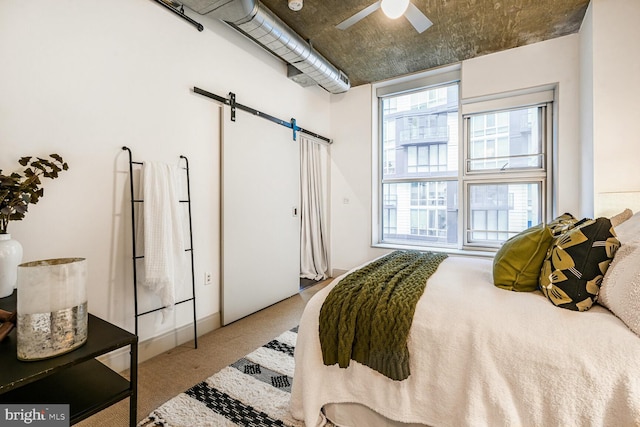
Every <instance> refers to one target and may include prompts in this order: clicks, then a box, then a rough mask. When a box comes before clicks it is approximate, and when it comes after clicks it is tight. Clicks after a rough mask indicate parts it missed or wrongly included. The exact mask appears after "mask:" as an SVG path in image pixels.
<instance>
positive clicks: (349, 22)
mask: <svg viewBox="0 0 640 427" xmlns="http://www.w3.org/2000/svg"><path fill="white" fill-rule="evenodd" d="M378 9H380V1H377V2H375V3H374V4H372V5H370V6H368V7H365V8H364V9H362V10H361V11H360V12H358V13H356V14H355V15H353V16H352V17H351V18H347V19H345V20H344V21H342V22H341V23H339V24H338V25H336V28H337V29H339V30H346V29H347V28H349V27H350V26H352V25H353V24H355V23H356V22H358V21H360V20H361V19H364V18H366V17H367V16H369V15H371V14H372V13H373V12H375V11H376V10H378Z"/></svg>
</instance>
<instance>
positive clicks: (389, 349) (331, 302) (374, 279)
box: [319, 251, 447, 381]
mask: <svg viewBox="0 0 640 427" xmlns="http://www.w3.org/2000/svg"><path fill="white" fill-rule="evenodd" d="M445 258H447V255H446V254H442V253H433V252H426V253H422V252H417V251H395V252H392V253H390V254H389V255H386V256H384V257H382V258H379V259H377V260H375V261H373V262H371V263H369V264H367V265H365V266H364V267H362V268H361V269H358V270H356V271H354V272H353V273H351V274H349V275H347V276H346V277H345V278H343V279H342V280H341V281H340V283H338V285H336V287H335V288H333V289H332V290H331V292H329V295H328V296H327V298H326V300H325V301H324V303H323V305H322V308H321V309H320V328H319V329H320V345H321V347H322V358H323V361H324V364H325V365H327V366H331V365H335V364H336V363H337V364H338V365H339V366H340V367H341V368H346V367H348V366H349V361H350V360H355V361H356V362H359V363H362V364H363V365H366V366H369V367H370V368H371V369H374V370H376V371H378V372H380V373H381V374H383V375H386V376H387V377H389V378H391V379H393V380H397V381H401V380H404V379H406V378H407V377H409V375H410V374H411V372H410V370H409V350H408V348H407V338H408V336H409V329H410V328H411V323H412V322H413V314H414V312H415V308H416V304H417V302H418V299H419V298H420V296H422V294H423V292H424V289H425V287H426V286H427V279H428V278H429V277H430V276H431V275H432V274H433V273H434V272H435V271H436V269H437V268H438V266H439V265H440V263H441V262H442V261H443V260H444V259H445Z"/></svg>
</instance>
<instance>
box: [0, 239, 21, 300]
mask: <svg viewBox="0 0 640 427" xmlns="http://www.w3.org/2000/svg"><path fill="white" fill-rule="evenodd" d="M21 261H22V245H21V244H20V242H18V241H17V240H15V239H12V238H11V234H0V298H4V297H8V296H9V295H11V294H12V293H13V288H15V286H16V279H17V274H18V264H20V262H21Z"/></svg>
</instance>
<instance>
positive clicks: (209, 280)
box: [204, 272, 213, 285]
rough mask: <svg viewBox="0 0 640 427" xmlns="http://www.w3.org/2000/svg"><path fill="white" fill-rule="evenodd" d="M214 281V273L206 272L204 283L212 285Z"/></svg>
mask: <svg viewBox="0 0 640 427" xmlns="http://www.w3.org/2000/svg"><path fill="white" fill-rule="evenodd" d="M212 283H213V275H212V274H211V273H210V272H206V273H204V284H205V285H210V284H212Z"/></svg>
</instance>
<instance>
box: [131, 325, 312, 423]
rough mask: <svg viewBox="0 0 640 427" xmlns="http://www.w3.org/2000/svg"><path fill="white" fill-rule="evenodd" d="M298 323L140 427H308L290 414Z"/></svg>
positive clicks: (153, 414)
mask: <svg viewBox="0 0 640 427" xmlns="http://www.w3.org/2000/svg"><path fill="white" fill-rule="evenodd" d="M297 331H298V328H297V327H296V328H294V329H292V330H290V331H287V332H284V333H283V334H281V335H279V336H278V337H276V338H275V339H273V340H271V341H270V342H268V343H267V344H265V345H263V346H262V347H260V348H258V349H256V350H254V351H253V352H251V353H249V354H247V355H246V356H245V357H243V358H242V359H240V360H238V361H236V362H235V363H233V364H231V365H229V366H227V367H226V368H224V369H222V370H221V371H220V372H218V373H217V374H215V375H213V376H211V377H209V378H207V379H206V380H205V381H203V382H201V383H199V384H196V385H195V386H193V387H191V388H190V389H189V390H187V391H185V392H184V393H180V394H179V395H177V396H176V397H174V398H172V399H171V400H169V401H168V402H166V403H164V404H163V405H162V406H160V407H159V408H157V409H155V410H154V411H152V412H151V413H150V414H149V416H148V417H147V418H145V419H144V420H142V421H141V422H140V423H138V427H154V426H156V427H218V426H223V427H227V426H229V427H232V426H251V427H272V426H290V427H303V426H304V423H303V422H302V421H298V420H295V419H293V417H292V416H291V414H290V413H289V400H290V397H291V384H292V382H293V370H294V360H293V351H294V348H295V344H296V337H297Z"/></svg>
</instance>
